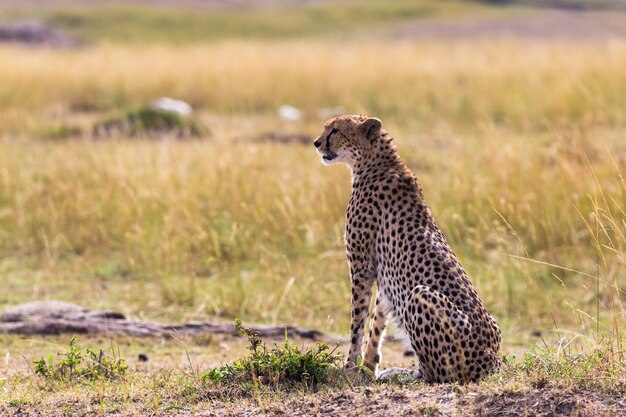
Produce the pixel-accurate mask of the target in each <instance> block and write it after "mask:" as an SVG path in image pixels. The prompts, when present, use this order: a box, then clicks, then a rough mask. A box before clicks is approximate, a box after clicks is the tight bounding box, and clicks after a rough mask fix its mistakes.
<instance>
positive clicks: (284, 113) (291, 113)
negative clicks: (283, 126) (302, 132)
mask: <svg viewBox="0 0 626 417" xmlns="http://www.w3.org/2000/svg"><path fill="white" fill-rule="evenodd" d="M278 116H279V117H280V118H281V119H282V120H285V121H288V122H296V121H298V120H300V119H301V118H302V112H301V111H300V110H298V109H297V108H295V107H293V106H290V105H288V104H283V105H282V106H280V107H279V108H278Z"/></svg>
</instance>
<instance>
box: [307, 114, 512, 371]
mask: <svg viewBox="0 0 626 417" xmlns="http://www.w3.org/2000/svg"><path fill="white" fill-rule="evenodd" d="M392 141H393V139H392V138H391V137H390V135H389V134H388V133H387V132H386V131H385V130H383V129H382V123H381V121H380V120H379V119H377V118H373V117H366V116H352V115H341V116H336V117H334V118H331V119H329V120H328V121H326V123H325V124H324V131H323V133H322V134H321V135H320V136H319V137H318V138H317V139H316V140H315V141H314V145H315V147H316V148H317V152H318V153H319V154H320V155H321V159H322V162H323V163H324V164H326V165H328V164H335V163H344V164H346V165H348V167H349V168H350V170H351V171H352V194H351V196H350V201H349V204H348V208H347V211H346V228H345V236H344V239H345V244H346V254H347V258H348V263H349V267H350V277H351V287H352V316H351V324H350V349H349V353H348V359H347V363H346V366H347V367H348V368H353V367H355V366H356V365H357V359H358V358H359V356H361V359H362V362H361V364H362V365H363V366H365V367H367V368H369V369H370V370H371V371H372V372H373V374H374V375H375V376H377V377H378V378H379V379H386V378H389V377H390V376H392V375H394V374H397V373H408V374H411V375H412V376H414V377H415V378H419V379H420V380H423V381H425V382H428V383H444V382H455V381H456V382H460V383H466V382H470V381H472V382H475V381H478V380H479V379H481V378H482V377H483V376H484V375H486V374H488V373H490V372H493V371H494V370H496V369H497V368H498V367H499V366H500V358H499V356H498V349H499V347H500V329H499V327H498V325H497V323H496V321H495V319H494V318H493V317H492V316H490V315H489V313H488V312H487V310H486V309H485V307H484V306H483V303H482V301H481V299H480V298H479V297H478V294H477V293H476V291H475V290H474V288H473V287H472V284H471V282H470V279H469V277H468V275H467V273H466V272H465V270H464V269H463V268H462V267H461V264H460V263H459V261H458V259H457V257H456V255H455V254H454V252H453V251H452V249H451V248H450V245H449V244H448V242H447V241H446V238H445V237H444V234H443V233H442V231H441V230H440V229H439V227H438V226H437V223H436V222H435V220H434V218H433V215H432V214H431V211H430V209H429V208H428V206H427V205H426V202H425V200H424V195H423V193H422V189H421V186H420V185H419V183H418V181H417V179H416V177H415V176H414V175H413V173H412V172H411V171H410V170H409V168H408V167H407V166H406V165H405V164H404V162H403V161H402V160H401V158H400V156H399V154H398V152H397V148H396V146H395V144H394V143H393V142H392ZM374 284H376V287H377V291H376V299H375V302H374V307H373V309H372V312H371V316H370V324H369V336H368V337H367V341H366V342H365V343H364V344H363V339H364V333H365V321H366V319H367V318H368V315H369V313H370V303H371V298H372V292H373V286H374ZM388 321H390V322H391V323H392V324H393V327H394V330H395V332H396V334H398V335H399V336H400V337H401V338H402V339H403V340H404V341H405V342H406V343H407V344H408V345H410V348H411V349H412V350H413V351H414V352H415V354H416V355H417V358H418V360H419V366H418V369H417V370H408V369H401V368H390V369H386V370H384V371H382V372H380V373H378V365H379V363H380V359H381V353H380V346H381V343H382V340H383V338H384V333H385V328H386V325H387V322H388ZM362 346H364V348H363V349H362Z"/></svg>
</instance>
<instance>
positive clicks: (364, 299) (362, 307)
mask: <svg viewBox="0 0 626 417" xmlns="http://www.w3.org/2000/svg"><path fill="white" fill-rule="evenodd" d="M351 271H352V315H351V320H350V350H349V352H348V361H347V363H346V367H347V368H353V367H355V366H356V364H357V358H358V357H359V355H360V354H361V346H362V345H363V334H364V332H365V319H366V318H367V315H368V314H369V307H370V301H371V299H372V285H373V281H372V280H371V279H368V278H367V275H365V274H363V273H362V272H360V271H358V270H354V269H353V268H351Z"/></svg>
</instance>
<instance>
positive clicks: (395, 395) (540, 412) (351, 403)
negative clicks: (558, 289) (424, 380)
mask: <svg viewBox="0 0 626 417" xmlns="http://www.w3.org/2000/svg"><path fill="white" fill-rule="evenodd" d="M213 407H215V406H213ZM195 415H198V416H220V417H222V416H223V417H226V416H263V415H275V416H294V417H300V416H301V417H304V416H338V417H339V416H341V417H348V416H349V417H352V416H354V417H357V416H381V417H395V416H415V415H421V416H529V417H530V416H546V417H548V416H563V417H566V416H567V417H570V416H626V400H625V399H624V398H621V399H619V400H618V401H616V400H615V398H612V397H609V396H605V395H602V394H598V393H594V392H585V391H581V390H576V389H572V388H567V389H563V390H561V389H559V388H554V387H552V388H548V387H544V388H534V389H530V390H527V391H524V390H520V391H519V392H516V391H511V392H498V391H491V390H486V389H484V388H481V387H480V386H476V385H470V386H467V387H460V386H458V385H438V386H425V385H420V386H416V387H410V388H398V387H390V386H384V385H383V386H380V385H379V386H373V387H368V388H365V389H355V390H353V391H340V392H333V393H321V394H315V395H309V396H306V397H302V398H295V399H290V400H287V401H285V402H282V403H270V404H262V406H258V405H257V406H252V407H249V406H245V407H242V406H241V405H223V406H217V407H215V408H212V407H210V408H206V409H203V407H202V405H199V407H197V408H196V409H195Z"/></svg>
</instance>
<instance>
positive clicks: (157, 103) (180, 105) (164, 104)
mask: <svg viewBox="0 0 626 417" xmlns="http://www.w3.org/2000/svg"><path fill="white" fill-rule="evenodd" d="M150 108H151V109H152V110H159V111H171V112H173V113H178V114H180V115H181V116H185V117H186V116H189V115H191V106H190V105H189V104H187V103H185V102H184V101H182V100H176V99H173V98H169V97H161V98H158V99H156V100H154V101H153V102H152V103H150Z"/></svg>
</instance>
